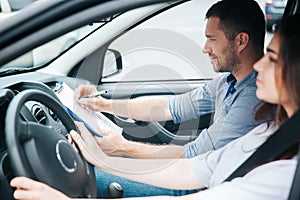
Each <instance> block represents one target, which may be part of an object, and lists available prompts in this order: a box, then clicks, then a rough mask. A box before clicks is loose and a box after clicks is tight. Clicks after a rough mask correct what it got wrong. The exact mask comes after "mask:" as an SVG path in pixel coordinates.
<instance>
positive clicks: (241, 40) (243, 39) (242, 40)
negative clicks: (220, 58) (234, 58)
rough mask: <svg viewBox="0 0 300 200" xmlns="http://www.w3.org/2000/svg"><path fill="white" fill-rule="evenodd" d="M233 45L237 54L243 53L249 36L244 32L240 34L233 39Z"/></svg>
mask: <svg viewBox="0 0 300 200" xmlns="http://www.w3.org/2000/svg"><path fill="white" fill-rule="evenodd" d="M235 41H236V42H235V43H236V46H237V50H238V52H241V51H243V50H244V49H245V48H246V47H247V45H248V44H249V35H248V33H246V32H241V33H239V34H238V35H237V36H236V37H235Z"/></svg>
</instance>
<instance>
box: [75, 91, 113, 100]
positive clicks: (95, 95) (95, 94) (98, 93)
mask: <svg viewBox="0 0 300 200" xmlns="http://www.w3.org/2000/svg"><path fill="white" fill-rule="evenodd" d="M107 92H108V90H101V91H99V92H95V93H92V94H89V95H86V96H82V97H80V98H92V97H97V96H100V95H102V94H105V93H107Z"/></svg>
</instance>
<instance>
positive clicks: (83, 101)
mask: <svg viewBox="0 0 300 200" xmlns="http://www.w3.org/2000/svg"><path fill="white" fill-rule="evenodd" d="M95 92H97V89H96V88H95V87H94V86H91V85H80V86H79V87H78V88H76V89H75V96H74V98H75V100H76V102H77V103H78V104H79V105H80V106H81V107H83V108H84V109H87V110H92V111H100V112H101V111H106V108H107V106H109V101H108V100H107V99H105V98H103V97H101V96H97V97H92V98H80V97H82V96H86V95H89V94H92V93H95Z"/></svg>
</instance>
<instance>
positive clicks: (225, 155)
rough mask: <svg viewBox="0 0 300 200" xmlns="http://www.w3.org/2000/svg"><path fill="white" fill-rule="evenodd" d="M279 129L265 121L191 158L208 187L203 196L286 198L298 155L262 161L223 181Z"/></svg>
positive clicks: (192, 163)
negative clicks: (216, 147)
mask: <svg viewBox="0 0 300 200" xmlns="http://www.w3.org/2000/svg"><path fill="white" fill-rule="evenodd" d="M276 130H277V127H276V126H275V125H274V124H271V125H270V127H269V128H267V125H266V124H262V125H260V126H258V127H256V128H254V129H253V130H252V131H250V132H249V133H248V134H247V135H245V136H243V137H241V138H239V139H237V140H235V141H233V142H231V143H230V144H228V145H226V146H225V147H223V148H221V149H219V150H217V151H212V152H208V153H206V154H202V155H199V156H197V157H195V158H193V159H191V166H192V168H193V170H194V173H195V174H196V176H197V177H198V178H199V181H200V182H201V183H202V184H204V185H205V186H206V187H208V188H209V189H207V190H204V191H201V192H200V197H201V199H210V200H211V199H243V200H246V199H249V200H259V199H263V200H268V199H270V200H275V199H287V198H288V195H289V190H290V187H291V184H292V181H293V177H294V173H295V169H296V165H297V157H294V158H293V159H290V160H278V161H273V162H270V163H267V164H264V165H261V166H259V167H256V168H255V169H253V170H252V171H250V172H249V173H248V174H246V175H245V176H244V177H240V178H235V179H233V180H232V181H230V182H226V183H223V184H222V182H223V181H224V180H225V179H226V178H227V177H228V176H229V175H230V174H232V173H233V172H234V171H235V170H236V169H237V168H238V167H239V166H240V165H241V164H242V163H243V162H244V161H245V160H246V159H247V158H249V156H251V155H252V154H253V153H254V152H255V151H256V149H257V148H258V147H259V146H261V145H262V144H263V143H264V142H265V141H266V139H267V138H268V137H269V136H270V135H271V134H273V133H274V132H275V131H276Z"/></svg>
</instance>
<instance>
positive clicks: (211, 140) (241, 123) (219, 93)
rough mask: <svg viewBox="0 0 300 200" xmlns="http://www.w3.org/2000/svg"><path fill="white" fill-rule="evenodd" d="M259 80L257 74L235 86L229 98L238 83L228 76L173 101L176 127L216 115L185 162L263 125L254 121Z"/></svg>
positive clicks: (190, 145) (187, 150) (188, 151)
mask: <svg viewBox="0 0 300 200" xmlns="http://www.w3.org/2000/svg"><path fill="white" fill-rule="evenodd" d="M256 76H257V73H256V72H255V71H252V72H251V73H250V74H248V75H247V76H246V77H245V78H244V79H243V80H241V81H239V82H237V83H236V84H235V86H234V89H233V91H232V92H231V93H230V94H229V95H228V97H226V98H224V97H225V95H226V93H227V91H228V88H229V86H230V84H231V83H232V81H234V77H233V76H232V74H228V73H226V74H222V75H221V76H219V77H217V78H215V79H213V80H212V81H211V82H209V83H208V84H206V85H204V86H203V87H200V88H197V89H195V90H193V91H191V92H188V93H185V94H181V95H176V96H173V97H171V98H170V100H169V109H170V112H171V114H172V117H173V121H174V123H180V122H183V121H186V120H190V119H195V118H198V117H200V116H201V115H204V114H208V113H215V114H214V117H213V123H212V124H211V125H210V126H209V128H207V129H203V130H202V131H201V133H200V135H199V136H198V137H197V139H196V140H194V141H193V142H190V143H188V144H186V145H185V146H184V157H185V158H190V157H195V156H197V155H199V154H201V153H204V152H207V151H210V150H214V149H218V148H220V147H223V146H224V145H226V144H227V143H229V142H230V141H232V140H234V139H236V138H239V137H240V136H242V135H244V134H246V133H247V132H249V131H250V130H251V129H253V128H254V127H256V126H257V125H258V124H259V123H260V122H257V121H256V120H255V119H254V111H253V109H254V107H255V105H256V104H257V103H258V101H259V100H258V98H257V97H256V84H255V81H256ZM200 120H201V117H200Z"/></svg>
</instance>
